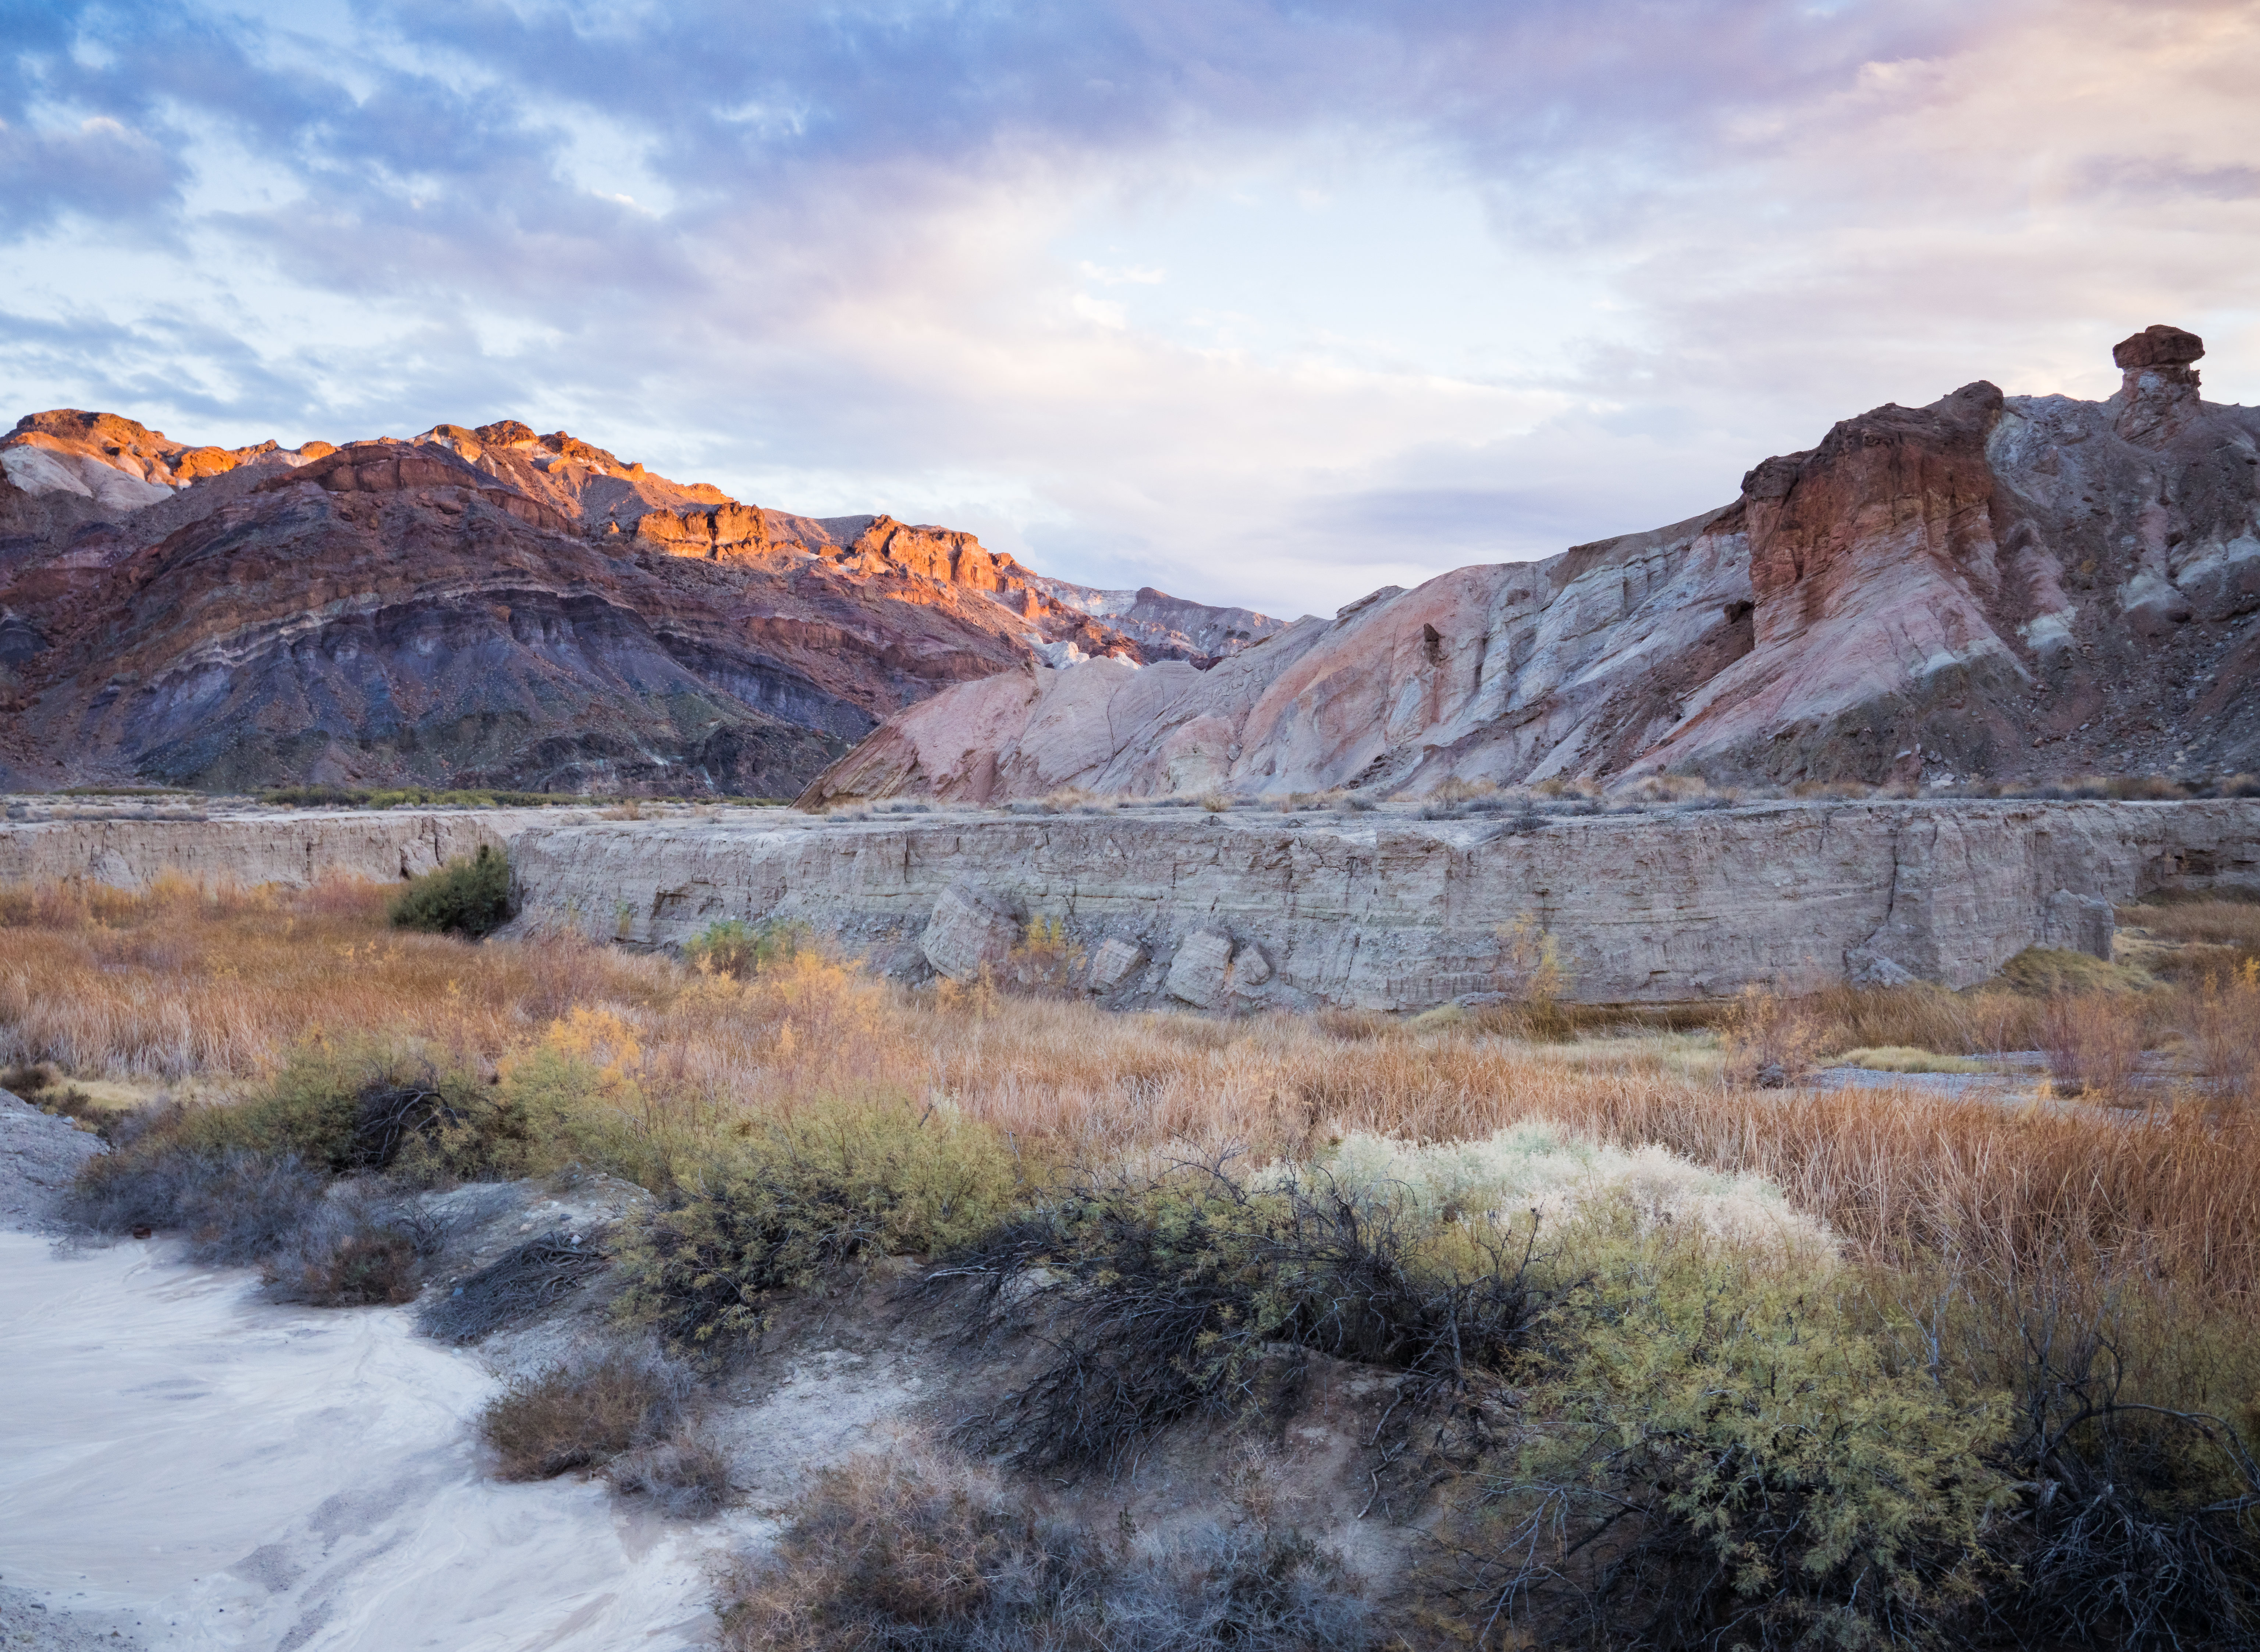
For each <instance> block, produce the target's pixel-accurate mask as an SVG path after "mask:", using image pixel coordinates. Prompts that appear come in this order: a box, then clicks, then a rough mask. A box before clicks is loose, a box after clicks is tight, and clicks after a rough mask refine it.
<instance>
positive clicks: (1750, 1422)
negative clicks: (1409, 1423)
mask: <svg viewBox="0 0 2260 1652" xmlns="http://www.w3.org/2000/svg"><path fill="white" fill-rule="evenodd" d="M1587 1224H1588V1225H1587V1226H1585V1228H1584V1231H1583V1232H1582V1233H1580V1234H1578V1235H1577V1237H1576V1239H1575V1240H1574V1241H1570V1242H1568V1243H1565V1244H1564V1245H1563V1249H1562V1255H1563V1256H1565V1257H1566V1256H1569V1255H1575V1256H1576V1257H1577V1259H1578V1263H1579V1269H1578V1272H1577V1277H1574V1278H1572V1279H1570V1280H1568V1281H1567V1282H1566V1284H1563V1286H1562V1287H1561V1288H1559V1289H1557V1290H1556V1291H1554V1292H1553V1294H1552V1295H1551V1298H1550V1300H1549V1304H1548V1310H1547V1312H1545V1314H1544V1315H1543V1316H1542V1317H1541V1319H1540V1320H1539V1322H1538V1323H1537V1324H1536V1325H1535V1326H1534V1330H1533V1340H1534V1346H1533V1348H1532V1351H1531V1355H1530V1356H1529V1358H1528V1360H1527V1363H1526V1367H1525V1370H1526V1371H1527V1376H1526V1378H1525V1381H1524V1382H1523V1384H1521V1386H1520V1392H1519V1393H1518V1395H1517V1399H1518V1401H1519V1405H1520V1412H1521V1416H1522V1418H1523V1427H1522V1428H1521V1429H1520V1431H1518V1437H1517V1438H1516V1439H1514V1440H1513V1441H1512V1443H1510V1444H1508V1445H1506V1446H1505V1447H1503V1448H1501V1449H1500V1450H1499V1451H1498V1453H1497V1454H1495V1455H1494V1456H1493V1457H1492V1458H1491V1460H1489V1461H1487V1462H1484V1465H1483V1466H1482V1467H1481V1468H1480V1469H1479V1470H1477V1472H1476V1473H1475V1474H1474V1475H1473V1476H1472V1477H1470V1481H1469V1483H1468V1484H1467V1486H1466V1487H1465V1489H1464V1492H1463V1497H1462V1498H1461V1500H1460V1501H1459V1504H1458V1506H1457V1509H1456V1512H1455V1515H1454V1516H1453V1520H1452V1522H1451V1524H1450V1525H1449V1526H1448V1536H1449V1542H1450V1548H1451V1550H1452V1551H1453V1553H1454V1555H1455V1558H1456V1559H1457V1561H1458V1563H1459V1564H1460V1566H1461V1567H1462V1568H1463V1570H1461V1571H1460V1573H1459V1574H1458V1577H1457V1578H1456V1581H1455V1591H1456V1592H1458V1593H1459V1594H1460V1596H1461V1598H1462V1600H1463V1605H1464V1606H1465V1608H1466V1609H1467V1610H1468V1612H1469V1613H1470V1615H1471V1616H1474V1617H1477V1620H1480V1621H1484V1622H1487V1623H1488V1622H1496V1623H1502V1624H1505V1625H1507V1626H1510V1627H1511V1628H1513V1629H1514V1630H1519V1631H1520V1632H1521V1633H1522V1634H1526V1635H1527V1636H1530V1637H1532V1640H1531V1641H1527V1642H1525V1643H1534V1644H1546V1645H1556V1644H1560V1645H1596V1646H1600V1645H1606V1646H1610V1647H1625V1648H1635V1647H1637V1648H1681V1647H1685V1648H1695V1647H1704V1648H1727V1647H1747V1648H1776V1647H1779V1648H1787V1647H1792V1646H1794V1647H1819V1646H1828V1647H1839V1648H1863V1647H1885V1646H1906V1645H1933V1644H1935V1645H1943V1644H1953V1643H1956V1642H1954V1641H1952V1640H1951V1639H1950V1637H1951V1636H1952V1634H1954V1633H1955V1631H1956V1629H1957V1628H1958V1627H1959V1626H1960V1625H1961V1624H1962V1623H1963V1621H1964V1620H1966V1618H1967V1616H1968V1614H1969V1613H1970V1610H1971V1609H1972V1607H1973V1606H1974V1603H1975V1602H1976V1600H1977V1596H1978V1593H1979V1590H1980V1586H1981V1584H1982V1583H1983V1581H1984V1580H1985V1577H1986V1576H1987V1572H1988V1568H1987V1564H1986V1562H1985V1556H1984V1553H1983V1544H1982V1538H1983V1532H1984V1527H1985V1520H1986V1517H1987V1514H1988V1513H1989V1511H1990V1510H1991V1509H1992V1507H1993V1506H1994V1505H1996V1504H1998V1503H1999V1502H2000V1501H2002V1500H2004V1499H2005V1498H2006V1495H2007V1486H2006V1482H2005V1480H2004V1478H2003V1477H2001V1476H2000V1475H1999V1473H1998V1472H1997V1471H1996V1470H1993V1469H1992V1468H1991V1467H1989V1466H1988V1463H1989V1460H1990V1459H1991V1458H1992V1456H1993V1455H1995V1454H1996V1453H1997V1452H1998V1451H1999V1448H2000V1447H2001V1445H2002V1443H2003V1441H2004V1439H2005V1437H2006V1422H2007V1419H2006V1408H2005V1407H2003V1406H2001V1405H1999V1403H1998V1402H1989V1401H1987V1400H1985V1399H1984V1398H1977V1399H1974V1400H1970V1401H1966V1402H1957V1401H1956V1400H1955V1399H1953V1398H1950V1397H1949V1395H1948V1394H1947V1393H1946V1392H1945V1391H1943V1390H1942V1388H1941V1387H1940V1386H1939V1385H1938V1384H1935V1383H1934V1382H1932V1381H1930V1380H1928V1379H1927V1377H1925V1376H1923V1375H1922V1374H1920V1373H1919V1372H1918V1373H1913V1374H1908V1373H1900V1372H1896V1371H1894V1370H1892V1369H1891V1368H1890V1367H1889V1366H1887V1364H1886V1362H1885V1359H1884V1357H1883V1355H1882V1353H1881V1351H1880V1350H1879V1349H1878V1348H1877V1345H1876V1344H1875V1343H1874V1341H1871V1340H1870V1338H1868V1337H1866V1336H1864V1335H1863V1334H1860V1333H1859V1331H1858V1330H1857V1329H1856V1327H1854V1326H1853V1325H1852V1324H1851V1323H1849V1320H1848V1317H1847V1315H1846V1314H1845V1313H1844V1312H1843V1311H1842V1307H1841V1305H1839V1304H1838V1303H1837V1302H1836V1301H1835V1300H1834V1296H1835V1291H1834V1286H1833V1282H1832V1274H1833V1270H1832V1269H1830V1268H1828V1267H1827V1265H1825V1264H1820V1263H1816V1262H1812V1261H1810V1260H1806V1261H1799V1260H1797V1259H1795V1258H1793V1257H1792V1258H1777V1259H1774V1260H1772V1261H1771V1262H1769V1263H1767V1264H1764V1265H1755V1266H1754V1265H1753V1262H1752V1259H1751V1257H1750V1255H1749V1253H1748V1252H1747V1251H1746V1250H1744V1249H1743V1248H1740V1247H1735V1246H1729V1245H1722V1244H1720V1243H1719V1242H1717V1241H1713V1240H1710V1239H1708V1238H1706V1237H1704V1236H1702V1235H1700V1234H1697V1233H1693V1232H1691V1231H1688V1230H1685V1229H1679V1230H1674V1229H1670V1228H1663V1227H1657V1226H1649V1225H1644V1224H1642V1223H1640V1222H1639V1221H1637V1220H1636V1219H1634V1218H1633V1217H1632V1216H1631V1215H1630V1213H1629V1212H1623V1211H1619V1212H1607V1211H1606V1210H1601V1209H1596V1210H1593V1211H1591V1212H1589V1214H1588V1217H1587Z"/></svg>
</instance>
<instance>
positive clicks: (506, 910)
mask: <svg viewBox="0 0 2260 1652" xmlns="http://www.w3.org/2000/svg"><path fill="white" fill-rule="evenodd" d="M389 916H390V918H391V919H392V926H393V927H394V928H396V929H420V930H423V931H425V932H426V933H431V934H453V935H462V936H465V937H467V938H468V939H469V940H478V939H479V938H480V937H482V936H484V935H490V934H492V933H494V932H495V931H496V930H497V929H499V928H501V927H502V926H503V925H504V924H505V923H507V922H508V921H509V920H510V916H511V898H510V857H509V856H508V855H504V853H502V851H500V850H499V849H497V848H496V847H493V846H492V845H491V844H487V843H482V844H480V845H479V850H478V853H477V854H476V855H472V856H471V857H470V858H469V859H468V860H454V861H450V862H447V865H445V866H443V867H441V868H440V869H439V870H437V871H435V872H426V874H424V876H421V877H418V878H413V879H411V880H410V882H409V883H408V884H407V886H406V887H405V888H404V889H403V890H401V891H400V893H399V894H398V895H397V896H395V897H394V898H393V901H392V905H391V909H390V913H389Z"/></svg>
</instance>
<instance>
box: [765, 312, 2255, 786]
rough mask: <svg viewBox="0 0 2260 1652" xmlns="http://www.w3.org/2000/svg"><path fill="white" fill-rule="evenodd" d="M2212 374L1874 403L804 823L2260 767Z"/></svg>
mask: <svg viewBox="0 0 2260 1652" xmlns="http://www.w3.org/2000/svg"><path fill="white" fill-rule="evenodd" d="M2202 354H2204V346H2203V344H2202V342H2201V341H2200V340H2199V339H2197V338H2196V337H2195V336H2194V335H2193V334H2191V333H2185V332H2183V331H2181V330H2180V329H2178V328H2174V327H2168V326H2154V327H2151V328H2149V330H2147V331H2146V332H2143V333H2137V334H2135V336H2134V337H2132V338H2130V339H2128V340H2126V341H2124V342H2123V343H2121V345H2120V346H2119V347H2118V348H2117V350H2116V351H2115V352H2114V359H2115V360H2116V362H2117V364H2118V365H2119V367H2120V368H2122V369H2123V371H2124V380H2123V383H2122V386H2121V390H2120V391H2119V393H2118V394H2117V395H2116V396H2114V397H2112V398H2111V399H2110V400H2108V401H2106V402H2080V401H2074V400H2071V399H2070V398H2067V397H2061V396H2016V397H2006V396H2004V395H2003V394H2002V393H2001V391H2000V390H1997V389H1996V388H1995V387H1994V386H1992V384H1989V383H1974V384H1970V385H1966V386H1964V387H1963V389H1961V390H1956V391H1955V392H1954V393H1953V394H1952V395H1950V396H1946V397H1942V398H1941V399H1939V400H1938V401H1935V402H1934V403H1932V404H1929V405H1928V406H1927V407H1920V408H1910V407H1899V406H1897V405H1888V406H1885V407H1879V408H1877V409H1875V410H1874V411H1870V412H1867V413H1863V414H1862V415H1860V416H1859V417H1858V418H1850V419H1847V420H1845V421H1844V422H1843V423H1842V424H1840V425H1838V426H1836V427H1835V428H1834V429H1833V430H1831V431H1830V432H1829V433H1828V434H1827V436H1826V437H1825V438H1824V439H1823V440H1821V442H1820V445H1819V446H1817V447H1813V448H1812V449H1810V450H1808V451H1806V452H1803V453H1796V454H1785V455H1783V456H1781V457H1777V458H1773V459H1769V460H1767V461H1765V462H1764V463H1763V464H1761V465H1759V466H1758V467H1757V468H1755V469H1754V470H1752V471H1751V472H1750V473H1749V475H1748V476H1746V477H1744V479H1743V483H1742V491H1741V497H1739V498H1738V499H1736V500H1735V501H1734V503H1733V504H1728V505H1727V506H1725V507H1723V508H1721V509H1718V510H1713V511H1706V512H1704V513H1703V514H1702V515H1700V516H1697V517H1693V518H1689V519H1688V520H1686V521H1684V522H1680V523H1676V524H1674V525H1672V526H1669V527H1663V528H1657V529H1655V530H1653V531H1651V532H1649V533H1632V534H1627V535H1625V536H1623V537H1621V538H1619V539H1613V540H1602V541H1599V542H1598V543H1595V544H1591V545H1581V546H1577V547H1573V548H1572V549H1570V550H1568V551H1565V552H1563V554H1561V555H1558V556H1556V557H1552V558H1549V559H1548V560H1547V561H1541V562H1532V563H1506V564H1497V565H1491V566H1479V567H1472V568H1463V569H1458V570H1457V571H1455V572H1453V573H1449V574H1446V575H1443V576H1441V577H1439V578H1436V579H1433V580H1430V581H1429V582H1428V583H1426V584H1424V585H1421V586H1420V587H1418V588H1417V589H1415V590H1400V589H1398V588H1397V587H1394V586H1392V587H1390V588H1388V589H1385V590H1379V591H1376V592H1375V593H1373V594H1372V595H1371V596H1370V597H1365V598H1363V599H1362V601H1359V602H1355V603H1353V604H1350V605H1349V606H1348V607H1346V608H1344V609H1342V610H1341V611H1340V612H1339V613H1338V614H1336V615H1335V616H1334V619H1331V620H1319V619H1307V620H1304V621H1301V622H1299V623H1298V624H1297V625H1295V626H1291V627H1289V628H1287V629H1286V630H1284V631H1283V632H1280V633H1277V634H1275V635H1273V636H1271V637H1269V638H1268V639H1265V640H1261V641H1260V642H1257V643H1255V645H1254V646H1252V647H1248V648H1246V649H1244V650H1243V651H1242V652H1241V653H1239V654H1234V656H1233V657H1231V658H1229V659H1227V660H1225V661H1224V662H1221V663H1219V664H1218V665H1216V666H1215V667H1214V668H1213V669H1207V670H1203V669H1197V668H1196V667H1195V666H1194V665H1191V664H1168V663H1164V664H1158V665H1153V666H1149V667H1148V668H1147V669H1142V670H1138V669H1131V668H1129V667H1127V666H1126V665H1122V664H1119V663H1115V662H1107V661H1104V660H1099V661H1093V662H1088V663H1085V664H1082V665H1079V666H1077V667H1076V668H1074V669H1068V670H1056V669H1046V668H1044V667H1041V666H1037V665H1028V666H1016V667H1015V668H1014V669H1012V670H1010V671H1007V672H1005V673H1001V674H999V675H998V676H993V677H991V678H988V679H985V680H983V681H980V682H976V683H964V684H962V685H959V686H957V687H955V688H953V689H951V690H948V692H946V693H943V694H941V695H939V696H937V697H934V698H933V699H931V700H928V701H926V702H924V703H923V704H919V705H918V706H916V707H913V708H912V709H911V710H909V711H907V712H901V713H898V715H896V716H894V717H892V718H890V719H889V720H888V721H887V722H886V723H885V724H884V725H883V726H882V727H881V728H880V729H879V730H878V731H877V732H876V733H874V734H873V735H872V736H871V737H870V738H869V739H868V740H865V741H864V742H863V743H862V745H861V746H859V747H857V748H856V749H855V752H854V753H853V754H850V755H849V756H848V757H847V758H846V759H844V760H843V761H842V762H840V763H839V764H837V765H835V766H834V767H833V769H830V770H829V771H827V773H826V775H825V776H823V778H822V779H821V780H819V782H818V783H817V784H816V785H815V786H814V787H812V789H811V791H810V793H809V798H810V800H811V801H816V802H820V801H825V800H827V799H831V798H837V797H885V796H895V795H903V796H934V797H970V798H979V799H990V798H1005V797H1030V796H1040V795H1041V794H1043V793H1045V792H1048V791H1050V790H1053V789H1054V788H1055V787H1060V786H1064V785H1079V786H1084V787H1088V788H1090V789H1091V790H1098V791H1103V792H1111V793H1124V794H1129V795H1139V796H1151V795H1156V794H1162V793H1169V792H1186V791H1196V790H1206V789H1208V788H1211V787H1223V788H1227V789H1229V790H1239V791H1253V792H1271V793H1277V792H1291V791H1302V790H1323V789H1326V788H1330V787H1336V786H1359V787H1370V788H1376V789H1382V790H1410V791H1412V792H1414V793H1420V792H1425V791H1427V790H1433V789H1434V787H1436V786H1438V785H1440V784H1441V783H1444V782H1445V781H1447V780H1449V779H1453V778H1458V779H1461V780H1464V781H1486V780H1488V781H1495V782H1500V783H1514V782H1531V781H1540V780H1544V779H1546V778H1548V777H1550V776H1577V777H1598V778H1604V779H1606V778H1611V777H1616V776H1627V775H1634V774H1640V773H1647V772H1653V771H1659V770H1670V771H1682V772H1691V773H1697V774H1701V775H1704V776H1710V777H1712V778H1713V779H1717V780H1720V781H1730V782H1736V781H1738V782H1793V781H1799V780H1808V779H1819V780H1831V779H1851V780H1861V781H1870V782H1877V781H1884V780H1889V779H1907V778H1920V779H1926V780H1931V781H1937V780H1941V779H1943V778H1946V777H1949V776H1953V777H1972V776H1985V777H1993V778H2016V777H2026V776H2056V775H2061V774H2066V773H2081V772H2096V771H2101V772H2111V773H2123V772H2128V771H2130V770H2145V771H2147V770H2150V769H2166V770H2177V769H2180V770H2192V771H2202V770H2208V769H2210V770H2218V769H2254V768H2260V691H2256V678H2260V409H2253V408H2246V407H2242V406H2223V405H2221V404H2215V403H2212V402H2206V401H2204V400H2202V399H2200V397H2199V378H2198V373H2197V370H2196V368H2195V366H2194V363H2195V362H2196V361H2197V360H2198V359H2199V357H2200V356H2201V355H2202Z"/></svg>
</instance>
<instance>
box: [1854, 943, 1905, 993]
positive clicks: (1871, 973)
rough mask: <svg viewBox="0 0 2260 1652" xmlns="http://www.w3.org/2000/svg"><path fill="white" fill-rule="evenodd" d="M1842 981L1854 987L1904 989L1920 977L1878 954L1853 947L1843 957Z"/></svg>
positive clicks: (1867, 949) (1866, 949) (1868, 949)
mask: <svg viewBox="0 0 2260 1652" xmlns="http://www.w3.org/2000/svg"><path fill="white" fill-rule="evenodd" d="M1844 979H1845V980H1847V981H1849V982H1850V983H1852V984H1853V985H1854V986H1856V987H1904V986H1912V985H1913V983H1915V982H1916V981H1918V980H1920V979H1921V977H1920V976H1917V975H1916V974H1915V972H1914V971H1913V970H1912V969H1907V968H1906V966H1905V965H1903V964H1901V963H1899V962H1897V961H1896V960H1894V959H1891V958H1886V957H1885V956H1884V955H1883V954H1882V953H1880V952H1876V951H1873V950H1871V949H1870V948H1864V947H1855V948H1851V949H1850V950H1849V951H1848V952H1846V953H1845V955H1844Z"/></svg>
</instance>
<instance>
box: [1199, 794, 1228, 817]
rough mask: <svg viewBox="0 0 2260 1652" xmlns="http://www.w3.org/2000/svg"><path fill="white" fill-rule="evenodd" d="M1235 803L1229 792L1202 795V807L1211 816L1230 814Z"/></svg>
mask: <svg viewBox="0 0 2260 1652" xmlns="http://www.w3.org/2000/svg"><path fill="white" fill-rule="evenodd" d="M1233 803H1234V800H1233V798H1232V797H1231V795H1230V794H1229V793H1227V792H1222V791H1207V792H1203V793H1202V794H1201V799H1200V806H1201V807H1202V808H1203V809H1204V810H1205V811H1207V812H1209V813H1210V814H1225V813H1228V812H1230V811H1231V809H1232V807H1233Z"/></svg>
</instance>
